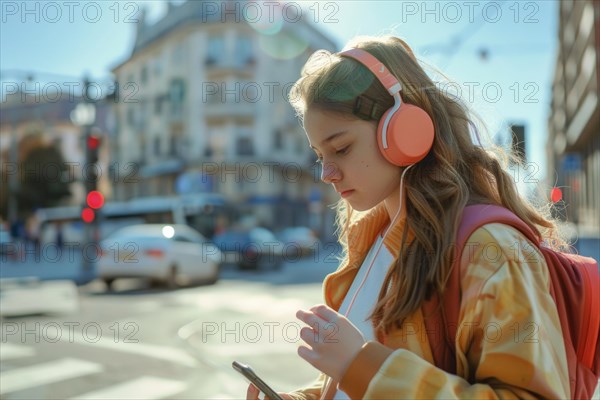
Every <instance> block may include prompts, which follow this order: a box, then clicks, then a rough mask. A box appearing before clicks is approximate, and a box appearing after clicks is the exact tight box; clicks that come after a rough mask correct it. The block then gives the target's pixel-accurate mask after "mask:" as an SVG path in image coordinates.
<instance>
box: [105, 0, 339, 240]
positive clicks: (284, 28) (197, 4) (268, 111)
mask: <svg viewBox="0 0 600 400" xmlns="http://www.w3.org/2000/svg"><path fill="white" fill-rule="evenodd" d="M248 3H254V2H239V1H226V2H203V1H187V2H185V3H183V4H181V5H178V6H176V5H173V4H172V3H169V8H168V12H167V13H166V15H164V17H162V19H160V20H159V21H157V22H156V23H154V24H152V25H148V24H146V23H145V21H144V20H145V18H144V14H143V13H142V15H141V17H140V18H138V21H139V22H138V25H137V28H136V39H135V43H134V46H133V50H132V53H131V56H130V57H129V58H128V59H127V60H125V61H123V62H122V63H121V64H119V65H117V66H116V67H115V68H114V69H113V73H114V75H115V77H116V80H117V82H118V84H119V90H120V96H119V101H117V102H116V103H115V104H114V109H115V115H116V130H115V132H114V134H115V140H114V141H113V143H114V149H113V165H115V170H116V171H115V174H114V175H115V176H116V177H118V178H120V179H116V181H115V183H116V184H115V187H114V197H115V198H116V199H118V200H127V199H130V198H134V197H140V196H151V195H171V194H183V193H193V192H219V193H222V194H224V195H225V196H227V198H228V199H229V200H230V201H231V202H232V204H234V205H235V209H236V210H238V211H240V212H241V213H244V212H247V213H251V214H253V215H255V216H256V217H257V220H258V221H260V222H262V223H264V224H266V225H267V226H270V227H273V228H278V227H282V226H286V225H294V224H297V225H309V223H311V221H312V225H313V228H318V229H320V226H315V225H319V224H321V223H322V220H323V218H321V217H322V216H323V215H322V213H323V212H325V211H326V207H323V206H322V205H323V204H331V203H333V202H334V201H335V200H334V198H333V197H331V198H328V196H332V195H333V194H334V193H330V192H329V189H327V188H326V186H325V185H323V184H322V183H320V182H319V179H318V177H319V171H317V170H316V168H315V167H313V166H312V164H313V162H314V161H315V156H314V155H313V153H312V151H311V150H310V149H309V147H308V143H307V141H306V138H305V135H304V133H303V130H302V129H301V127H300V125H299V123H298V121H297V118H296V117H295V115H294V113H293V110H292V108H291V106H290V105H289V104H288V102H287V100H286V94H287V91H288V90H289V88H290V86H291V85H292V84H293V82H295V81H296V79H297V78H298V77H299V75H300V70H301V67H302V65H303V64H304V62H305V61H306V60H307V58H308V56H309V55H310V54H312V52H314V51H315V50H316V49H319V48H326V49H329V50H331V51H335V50H336V49H335V44H334V43H333V42H332V40H331V39H329V38H327V37H326V36H324V35H323V34H322V33H320V32H319V31H318V30H316V28H315V27H314V26H313V25H311V23H310V22H309V21H306V19H305V18H304V17H302V18H300V19H299V20H294V21H292V20H290V18H289V15H291V14H288V18H282V11H281V6H280V5H278V6H277V7H275V8H273V11H272V16H273V18H272V19H271V21H272V22H271V21H266V20H265V21H263V22H264V23H263V22H257V21H256V19H253V20H252V21H250V20H246V19H245V18H244V16H245V15H246V16H247V15H249V14H251V15H252V16H253V18H254V17H255V16H256V15H257V14H256V13H257V11H258V12H260V13H265V14H264V15H263V19H265V18H264V17H268V14H266V13H267V11H268V9H267V8H266V7H265V6H263V5H261V3H260V2H256V5H255V7H258V8H254V9H246V8H245V7H246V6H245V5H247V4H248ZM270 4H271V7H273V5H275V4H278V3H275V2H271V3H270ZM119 171H120V172H119ZM311 217H312V218H311Z"/></svg>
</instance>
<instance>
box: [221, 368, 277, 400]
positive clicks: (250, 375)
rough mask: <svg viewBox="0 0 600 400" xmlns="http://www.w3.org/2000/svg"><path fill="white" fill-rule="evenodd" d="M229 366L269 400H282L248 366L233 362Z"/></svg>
mask: <svg viewBox="0 0 600 400" xmlns="http://www.w3.org/2000/svg"><path fill="white" fill-rule="evenodd" d="M231 366H232V367H233V369H235V370H236V371H237V372H239V373H240V374H242V375H244V377H245V378H246V379H248V380H249V381H250V382H251V383H252V384H253V385H254V386H256V387H257V388H258V390H260V391H261V392H263V393H264V394H265V395H267V396H269V398H270V399H271V400H283V398H282V397H281V396H280V395H278V394H277V392H276V391H274V390H273V389H271V387H270V386H269V385H267V384H266V383H265V381H263V380H262V379H260V378H259V377H258V375H256V373H255V372H254V371H253V370H252V368H250V366H249V365H246V364H242V363H239V362H237V361H234V362H233V363H232V364H231Z"/></svg>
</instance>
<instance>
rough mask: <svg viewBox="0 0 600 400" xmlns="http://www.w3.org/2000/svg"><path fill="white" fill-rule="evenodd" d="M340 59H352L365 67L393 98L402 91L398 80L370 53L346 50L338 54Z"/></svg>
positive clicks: (360, 50) (354, 49) (359, 50)
mask: <svg viewBox="0 0 600 400" xmlns="http://www.w3.org/2000/svg"><path fill="white" fill-rule="evenodd" d="M338 55H339V56H341V57H349V58H353V59H355V60H356V61H358V62H360V63H361V64H362V65H364V66H365V67H367V68H368V69H369V70H370V71H371V72H372V73H373V75H375V77H376V78H377V79H378V80H379V82H381V84H382V85H383V87H384V88H386V89H387V91H388V92H389V93H390V95H392V96H394V95H395V94H396V93H399V92H400V91H401V90H402V85H401V84H400V82H398V79H396V77H395V76H394V75H392V73H391V72H390V71H389V70H388V69H387V67H386V66H385V65H384V64H383V63H382V62H381V61H379V60H378V59H377V58H375V57H374V56H373V55H371V53H369V52H367V51H365V50H363V49H356V48H353V49H348V50H345V51H342V52H341V53H338Z"/></svg>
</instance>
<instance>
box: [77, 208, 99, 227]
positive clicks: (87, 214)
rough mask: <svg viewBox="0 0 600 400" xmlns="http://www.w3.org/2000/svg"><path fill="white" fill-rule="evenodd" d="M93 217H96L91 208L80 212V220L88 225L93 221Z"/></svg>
mask: <svg viewBox="0 0 600 400" xmlns="http://www.w3.org/2000/svg"><path fill="white" fill-rule="evenodd" d="M95 217H96V213H95V212H94V210H92V209H91V208H84V209H83V211H81V219H82V220H83V222H85V223H86V224H89V223H91V222H92V221H94V218H95Z"/></svg>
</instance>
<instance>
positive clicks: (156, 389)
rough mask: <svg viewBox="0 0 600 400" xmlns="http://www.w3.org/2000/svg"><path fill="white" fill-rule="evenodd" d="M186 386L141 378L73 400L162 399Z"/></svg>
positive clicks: (168, 380)
mask: <svg viewBox="0 0 600 400" xmlns="http://www.w3.org/2000/svg"><path fill="white" fill-rule="evenodd" d="M185 389H186V384H185V383H183V382H179V381H174V380H171V379H164V378H157V377H154V376H142V377H141V378H138V379H135V380H132V381H129V382H126V383H122V384H119V385H114V386H112V387H110V388H107V389H102V390H96V391H94V392H89V393H85V394H82V395H80V396H77V397H73V398H72V399H73V400H92V399H102V400H109V399H115V400H117V399H119V400H120V399H144V400H145V399H148V400H155V399H164V398H166V397H169V396H173V395H175V394H177V393H180V392H183V391H184V390H185Z"/></svg>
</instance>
